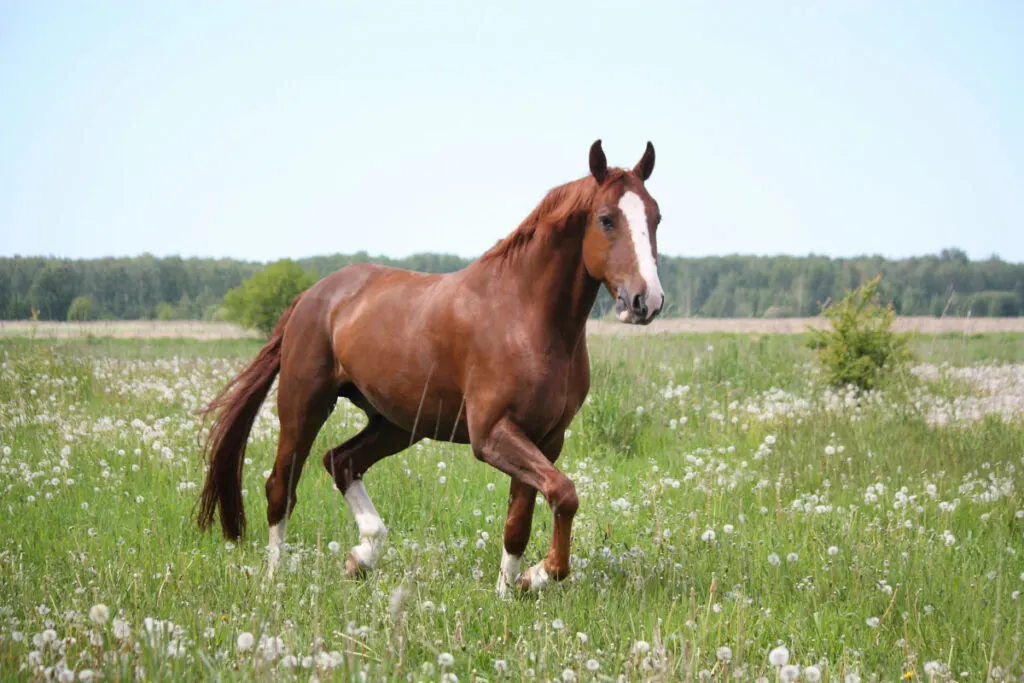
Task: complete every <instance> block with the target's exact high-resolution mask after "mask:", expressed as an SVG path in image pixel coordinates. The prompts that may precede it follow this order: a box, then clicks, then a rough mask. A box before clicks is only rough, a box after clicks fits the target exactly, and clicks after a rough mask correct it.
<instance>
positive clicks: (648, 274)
mask: <svg viewBox="0 0 1024 683" xmlns="http://www.w3.org/2000/svg"><path fill="white" fill-rule="evenodd" d="M619 210H620V211H622V215H623V216H625V217H626V222H627V223H629V235H630V237H631V238H632V239H633V248H634V249H635V251H636V263H637V266H638V267H639V268H640V276H641V277H643V279H644V282H645V283H646V284H647V308H648V310H649V311H651V313H653V312H654V311H656V310H658V309H659V308H661V304H662V303H664V301H665V291H664V290H663V289H662V288H661V279H659V278H658V264H657V262H655V260H654V251H653V250H652V249H651V237H650V233H649V232H648V229H647V209H646V207H644V200H642V199H640V195H638V194H637V193H636V192H626V193H625V194H623V195H622V197H621V198H620V199H619Z"/></svg>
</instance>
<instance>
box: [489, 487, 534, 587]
mask: <svg viewBox="0 0 1024 683" xmlns="http://www.w3.org/2000/svg"><path fill="white" fill-rule="evenodd" d="M536 501H537V489H535V488H533V487H532V486H527V485H526V484H524V483H523V482H521V481H519V480H517V479H513V480H512V484H511V486H510V487H509V493H508V515H507V516H506V517H505V537H504V539H503V540H504V545H503V547H502V549H501V565H500V566H499V567H498V585H497V587H496V591H497V593H498V597H501V598H506V597H508V596H509V595H511V594H512V589H513V588H514V587H515V583H516V579H517V578H519V567H520V566H521V565H522V561H523V553H524V552H525V551H526V544H527V543H529V542H530V527H531V526H532V524H533V508H534V504H535V503H536Z"/></svg>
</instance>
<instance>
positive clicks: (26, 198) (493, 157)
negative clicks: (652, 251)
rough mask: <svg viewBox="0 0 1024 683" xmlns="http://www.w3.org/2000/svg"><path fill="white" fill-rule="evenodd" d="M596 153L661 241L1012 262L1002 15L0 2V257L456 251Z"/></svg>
mask: <svg viewBox="0 0 1024 683" xmlns="http://www.w3.org/2000/svg"><path fill="white" fill-rule="evenodd" d="M499 5H501V7H499ZM513 6H515V7H516V9H515V10H513V9H511V7H513ZM598 137H600V138H603V140H604V146H605V150H606V151H607V153H608V156H609V161H610V163H612V164H615V165H623V166H632V165H633V164H634V163H635V162H636V161H637V159H639V157H640V154H641V153H642V151H643V146H644V143H645V142H646V141H647V140H648V139H650V140H652V141H653V142H654V144H655V147H656V149H657V166H656V168H655V171H654V176H653V177H652V179H651V180H650V182H649V188H650V190H651V191H652V193H653V194H654V195H655V197H656V198H657V199H658V201H659V203H660V204H661V207H662V211H663V214H664V222H663V223H662V228H661V229H660V231H659V247H660V251H661V252H662V253H665V254H670V255H685V256H696V255H706V254H727V253H736V252H740V253H760V254H775V253H789V254H806V253H808V252H812V251H813V252H815V253H823V254H829V255H833V256H846V255H854V254H862V253H881V254H885V255H888V256H906V255H912V254H925V253H935V252H937V251H938V250H940V249H941V248H943V247H947V246H956V247H960V248H963V249H965V250H966V251H967V252H968V254H969V255H970V256H971V257H972V258H984V257H987V256H988V255H989V254H991V253H993V252H995V253H999V254H1000V255H1001V256H1003V258H1006V259H1010V260H1015V261H1024V3H1019V2H1012V1H1010V0H1006V1H992V2H963V1H938V2H936V1H932V2H921V1H916V2H895V3H894V2H863V1H857V2H838V1H832V0H830V1H829V2H807V1H793V2H790V1H788V0H787V1H786V2H744V3H732V2H729V3H727V2H710V1H709V2H699V3H695V2H678V1H668V2H659V3H653V2H642V3H623V2H615V3H611V2H577V3H515V4H514V5H510V4H508V3H490V2H458V3H455V2H429V3H426V2H419V3H412V2H408V3H389V2H362V3H358V4H355V3H352V4H349V3H318V2H290V3H285V2H248V1H246V2H230V1H224V0H218V1H217V2H179V1H173V2H172V1H170V0H168V1H165V2H155V1H151V2H150V1H147V2H135V1H134V0H133V1H132V2H127V1H125V2H115V1H112V0H104V1H102V2H98V1H93V2H78V1H74V2H72V1H70V0H66V1H48V0H47V1H36V0H18V1H15V0H11V1H10V2H4V3H2V4H0V254H2V255H13V254H23V255H24V254H54V255H59V256H73V257H94V256H105V255H136V254H139V253H141V252H144V251H148V252H150V253H154V254H157V255H169V254H180V255H182V256H193V255H200V256H231V257H238V258H246V259H259V260H269V259H276V258H281V257H301V256H308V255H314V254H323V253H333V252H354V251H357V250H366V251H368V252H370V253H374V254H387V255H391V256H404V255H407V254H410V253H414V252H418V251H443V252H450V253H457V254H460V255H463V256H475V255H478V254H480V253H481V252H483V251H484V250H485V249H487V248H488V247H489V246H490V245H492V244H493V243H494V242H495V240H497V239H499V238H501V237H502V236H504V235H505V234H506V233H508V232H509V231H510V230H512V229H513V228H514V227H515V226H516V225H517V224H518V223H519V221H520V220H522V218H523V217H524V216H525V215H526V214H527V213H528V212H529V211H530V209H532V208H533V206H534V205H535V204H536V203H537V202H538V201H539V200H540V199H541V197H542V196H543V194H544V192H546V191H547V190H548V189H549V188H550V187H552V186H554V185H557V184H560V183H562V182H565V181H568V180H571V179H574V178H577V177H579V176H582V175H584V174H586V173H587V150H588V148H589V146H590V143H591V142H592V141H593V140H594V139H595V138H598Z"/></svg>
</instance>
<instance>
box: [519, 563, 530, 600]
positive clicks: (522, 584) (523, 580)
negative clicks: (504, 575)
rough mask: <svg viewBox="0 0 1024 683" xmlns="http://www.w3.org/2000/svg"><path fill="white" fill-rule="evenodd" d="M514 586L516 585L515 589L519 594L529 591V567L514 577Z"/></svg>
mask: <svg viewBox="0 0 1024 683" xmlns="http://www.w3.org/2000/svg"><path fill="white" fill-rule="evenodd" d="M515 587H516V590H517V591H518V592H519V594H520V595H526V594H527V593H529V592H530V570H529V569H527V570H526V571H525V572H522V573H521V574H520V575H519V576H517V577H516V580H515Z"/></svg>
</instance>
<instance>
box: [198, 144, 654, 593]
mask: <svg viewBox="0 0 1024 683" xmlns="http://www.w3.org/2000/svg"><path fill="white" fill-rule="evenodd" d="M653 169H654V147H653V145H651V143H650V142H648V143H647V148H646V150H645V152H644V154H643V157H642V158H641V159H640V161H639V162H638V163H637V164H636V166H635V167H634V168H633V169H632V170H627V169H622V168H609V167H608V164H607V161H606V159H605V154H604V151H603V150H602V149H601V141H600V140H597V141H596V142H595V143H594V144H593V145H592V146H591V148H590V174H589V175H587V176H584V177H583V178H580V179H579V180H576V181H573V182H569V183H567V184H565V185H561V186H559V187H556V188H554V189H552V190H551V191H550V192H548V194H547V196H545V197H544V199H543V200H542V201H541V202H540V204H539V205H537V207H536V208H535V209H534V210H533V212H532V213H530V215H529V216H527V217H526V220H524V221H523V222H522V224H520V225H519V227H518V228H517V229H516V230H515V231H513V232H512V233H511V234H509V235H508V236H507V237H506V238H505V239H504V240H502V241H501V242H500V243H498V244H497V245H496V246H495V247H494V248H492V249H491V250H489V251H488V252H487V253H485V254H484V255H483V256H481V257H480V258H478V259H477V260H476V261H474V262H472V263H471V264H470V265H468V266H467V267H466V268H464V269H462V270H460V271H458V272H454V273H447V274H443V275H439V274H424V273H417V272H411V271H407V270H401V269H397V268H387V267H382V266H377V265H370V264H356V265H351V266H347V267H345V268H342V269H341V270H338V271H337V272H335V273H333V274H331V275H328V276H327V277H324V278H323V279H321V280H320V281H319V282H317V283H316V284H315V285H313V286H312V287H310V288H309V289H307V290H306V291H304V292H303V293H302V294H300V295H299V296H298V297H296V299H295V301H294V302H293V303H292V304H291V306H290V307H289V308H288V310H286V311H285V312H284V314H283V315H282V316H281V319H280V320H279V321H278V323H277V326H276V327H275V329H274V331H273V333H272V334H271V337H270V341H269V343H267V345H266V346H264V347H263V349H262V350H261V351H260V352H259V354H258V355H257V356H256V358H255V359H254V360H253V361H252V362H251V363H250V364H249V365H248V367H246V368H245V369H244V370H242V372H241V373H239V375H238V376H237V377H235V378H234V379H233V380H231V382H230V383H229V384H228V385H227V386H226V387H225V388H224V389H223V390H222V391H221V392H220V393H219V394H218V395H217V396H216V397H215V398H214V399H213V400H212V401H211V403H210V404H209V405H208V406H206V407H205V408H204V409H203V411H204V413H211V412H219V414H218V415H217V417H216V419H215V420H214V422H213V424H212V426H211V429H210V432H209V435H208V438H207V442H206V451H207V452H208V453H209V468H208V471H207V476H206V483H205V486H204V488H203V491H202V495H201V498H200V507H199V515H198V522H199V527H200V528H201V529H204V530H205V529H208V528H209V527H210V525H211V524H212V523H213V518H214V513H215V511H216V509H217V508H218V507H219V508H220V522H221V526H222V528H223V532H224V535H225V536H226V537H228V538H231V539H236V538H238V537H240V536H241V535H242V533H243V532H244V529H245V512H244V510H243V505H242V494H241V488H242V463H243V456H244V453H245V444H246V440H247V439H248V436H249V432H250V430H251V428H252V424H253V421H254V419H255V418H256V414H257V411H258V410H259V406H260V404H261V403H262V402H263V401H264V399H265V398H266V396H267V393H268V392H269V391H270V388H271V385H272V384H273V382H274V378H275V376H277V375H278V373H280V377H279V381H278V393H277V410H278V417H279V419H280V424H281V432H280V436H279V440H278V446H277V459H276V461H275V462H274V469H273V472H272V473H271V475H270V477H269V478H268V479H267V484H266V493H267V522H268V523H269V527H270V530H269V533H270V542H269V546H268V550H269V568H268V576H272V575H273V572H274V568H275V567H276V566H277V564H278V562H279V558H280V554H281V550H282V545H283V543H284V539H285V526H286V524H287V522H288V517H289V515H290V514H291V512H292V509H293V508H294V506H295V501H296V495H295V492H296V487H297V484H298V481H299V475H300V474H301V472H302V466H303V463H305V461H306V457H307V456H308V455H309V451H310V448H311V446H312V444H313V440H314V439H315V437H316V435H317V433H318V432H319V430H320V428H321V426H322V425H323V424H324V422H325V421H326V419H327V417H328V415H329V414H330V413H331V411H332V410H333V408H334V404H335V402H336V401H337V399H338V397H344V398H347V399H349V400H350V401H352V402H353V403H354V404H355V405H356V406H358V407H359V408H360V409H362V410H363V411H365V412H366V415H367V417H368V418H369V422H368V424H367V425H366V427H364V428H363V430H362V431H360V432H359V433H358V434H356V435H355V436H353V437H352V438H351V439H349V440H348V441H346V442H345V443H343V444H341V445H340V446H337V447H336V448H332V449H331V450H329V451H327V453H326V454H325V455H324V458H323V462H324V467H326V468H327V471H328V472H329V473H330V474H331V476H332V477H333V478H334V481H335V483H336V484H337V486H338V489H339V490H340V491H341V492H342V493H343V494H344V497H345V500H346V502H347V503H348V505H349V508H350V509H351V511H352V514H353V516H354V517H355V521H356V524H357V526H358V528H359V544H358V545H356V546H355V547H353V548H352V550H351V553H350V554H349V556H348V558H347V560H346V563H345V568H346V571H347V573H348V574H349V575H357V574H360V573H362V572H364V571H367V570H369V569H371V568H372V567H373V566H374V563H375V562H376V560H377V558H378V556H379V554H380V551H381V547H382V545H383V543H384V538H385V535H386V533H387V529H386V527H385V526H384V522H383V521H382V520H381V518H380V516H379V515H378V514H377V511H376V509H375V508H374V505H373V503H372V502H371V501H370V498H369V496H368V495H367V493H366V489H365V487H364V486H363V476H364V475H365V473H366V471H367V470H368V469H369V468H370V467H371V466H372V465H373V464H374V463H376V462H377V461H378V460H380V459H382V458H386V457H387V456H389V455H394V454H395V453H398V452H400V451H402V450H404V449H406V448H408V447H409V446H411V445H412V444H413V443H415V442H417V441H418V440H420V439H422V438H424V437H434V438H437V436H438V435H441V437H440V438H442V439H447V440H449V441H452V442H455V443H461V444H466V443H468V444H470V445H471V447H472V450H473V455H475V456H476V457H477V459H479V460H482V461H484V462H485V463H487V464H489V465H491V466H492V467H495V468H497V469H498V470H500V471H502V472H504V473H505V474H507V475H509V476H510V477H511V479H512V481H511V490H510V493H509V502H508V517H507V519H506V521H505V534H504V551H503V553H502V557H501V564H500V568H499V572H498V582H497V591H498V593H499V595H502V596H505V595H508V594H510V593H511V592H512V590H513V588H516V589H518V590H519V591H522V592H530V591H538V590H540V589H542V588H544V587H545V586H547V585H548V584H550V583H551V582H553V581H559V580H561V579H564V578H565V577H566V576H567V575H568V574H569V545H570V533H571V527H572V520H573V516H574V515H575V514H576V509H577V507H578V505H579V502H578V500H577V497H576V489H575V486H574V485H573V483H572V481H570V480H569V478H568V477H567V476H566V475H565V474H563V473H562V472H560V471H559V470H558V469H556V468H555V461H556V460H557V459H558V456H559V453H560V452H561V450H562V441H563V438H564V433H565V429H566V427H567V426H568V425H569V423H570V421H571V420H572V419H573V416H574V415H576V412H577V411H578V410H579V409H580V406H581V405H582V404H583V399H584V398H585V397H586V395H587V391H588V390H589V387H590V359H589V356H588V353H587V342H586V322H587V318H588V316H589V315H590V311H591V308H592V307H593V305H594V300H595V299H596V297H597V294H598V292H599V290H600V287H601V285H602V283H603V284H604V286H605V287H607V288H608V290H609V291H610V292H611V294H612V296H614V297H615V301H616V311H617V314H618V318H619V319H620V320H622V321H623V322H628V323H634V324H647V323H649V322H651V320H653V319H654V317H655V316H656V315H657V314H658V312H659V311H660V310H661V308H662V305H663V303H664V294H663V292H662V288H661V283H660V281H659V279H658V269H657V253H658V252H657V242H656V238H655V232H656V228H657V225H658V223H659V222H660V220H661V215H660V213H659V210H658V204H657V202H655V201H654V199H653V198H652V197H651V195H650V194H649V193H648V192H647V189H646V188H645V186H644V182H645V181H646V180H647V179H648V178H649V177H650V176H651V171H652V170H653ZM537 491H540V492H541V493H542V494H543V495H544V498H545V499H546V500H547V502H548V505H549V506H550V507H551V510H552V513H553V515H554V529H553V534H552V538H551V545H550V547H549V549H548V552H547V555H546V557H545V558H544V560H543V561H542V562H540V563H538V564H536V565H534V566H532V567H529V568H527V570H526V571H525V572H523V573H520V571H519V569H520V560H521V558H522V556H523V552H524V550H525V549H526V544H527V541H528V540H529V537H530V525H531V523H532V518H533V508H534V502H535V501H536V495H537Z"/></svg>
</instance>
